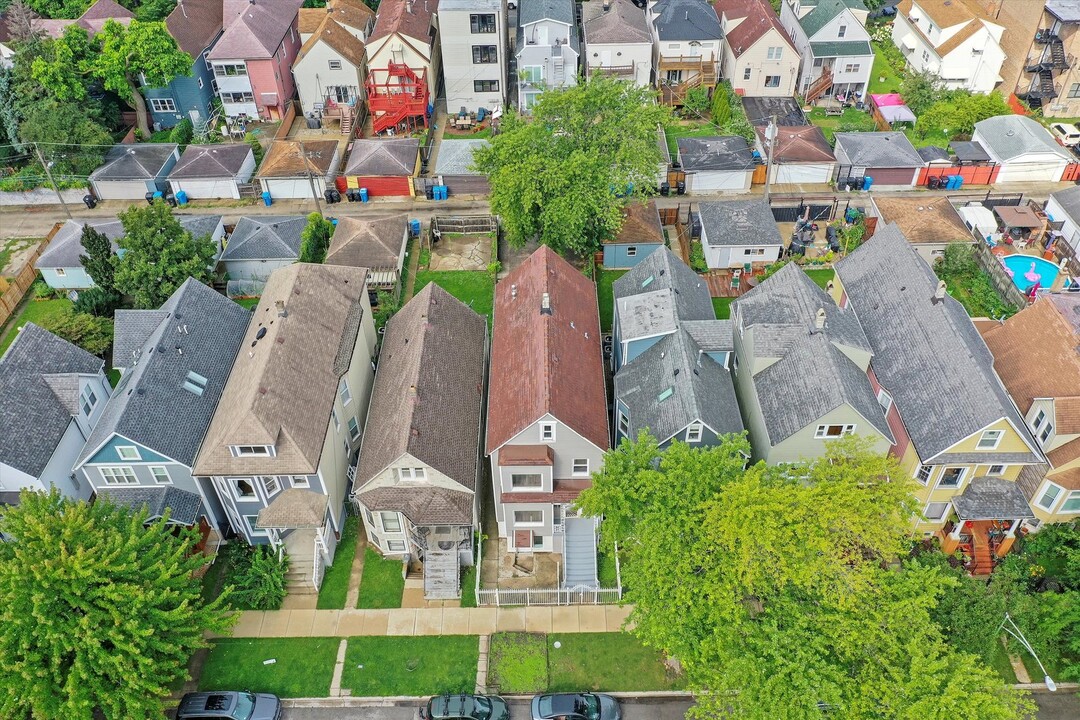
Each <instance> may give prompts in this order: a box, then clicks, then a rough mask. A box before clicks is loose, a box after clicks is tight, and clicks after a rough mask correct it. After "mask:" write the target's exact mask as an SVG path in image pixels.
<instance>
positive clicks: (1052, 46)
mask: <svg viewBox="0 0 1080 720" xmlns="http://www.w3.org/2000/svg"><path fill="white" fill-rule="evenodd" d="M1075 64H1076V58H1075V56H1073V55H1066V54H1065V46H1064V45H1063V44H1062V42H1061V41H1060V40H1056V41H1053V42H1049V43H1044V44H1043V49H1042V52H1040V53H1034V54H1032V55H1029V56H1028V58H1027V60H1025V61H1024V72H1029V73H1033V72H1040V71H1042V70H1050V71H1054V70H1068V69H1070V68H1071V67H1073V66H1074V65H1075Z"/></svg>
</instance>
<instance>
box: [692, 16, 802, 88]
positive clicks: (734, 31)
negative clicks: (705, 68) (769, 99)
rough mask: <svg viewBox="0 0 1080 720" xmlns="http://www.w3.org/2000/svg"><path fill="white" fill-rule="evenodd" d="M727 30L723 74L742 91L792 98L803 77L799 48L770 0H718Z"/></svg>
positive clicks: (721, 18) (723, 23) (722, 21)
mask: <svg viewBox="0 0 1080 720" xmlns="http://www.w3.org/2000/svg"><path fill="white" fill-rule="evenodd" d="M712 6H713V9H714V10H716V15H717V17H719V18H720V27H721V29H722V30H723V32H724V51H723V56H722V59H721V61H720V70H721V73H722V75H723V76H724V77H725V78H727V79H728V80H729V81H730V82H731V86H732V87H733V88H734V89H735V92H736V93H738V94H739V95H752V96H756V97H761V96H775V97H785V98H790V97H791V96H792V95H794V94H795V87H796V84H797V82H798V79H799V61H800V57H799V51H798V50H796V49H795V45H794V44H793V43H792V42H791V38H789V37H788V36H787V33H786V32H785V31H784V26H783V25H781V24H780V18H779V17H777V15H776V12H775V11H774V10H773V8H772V5H770V4H769V3H768V1H767V0H714V2H713V4H712Z"/></svg>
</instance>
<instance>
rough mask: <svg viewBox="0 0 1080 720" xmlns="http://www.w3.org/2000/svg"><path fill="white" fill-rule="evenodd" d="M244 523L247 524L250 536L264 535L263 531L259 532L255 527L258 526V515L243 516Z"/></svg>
mask: <svg viewBox="0 0 1080 720" xmlns="http://www.w3.org/2000/svg"><path fill="white" fill-rule="evenodd" d="M244 522H245V523H247V526H248V531H250V532H251V534H252V535H263V534H265V533H266V531H265V530H259V529H258V527H257V526H258V524H259V516H258V515H245V516H244Z"/></svg>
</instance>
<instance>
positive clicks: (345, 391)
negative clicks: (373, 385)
mask: <svg viewBox="0 0 1080 720" xmlns="http://www.w3.org/2000/svg"><path fill="white" fill-rule="evenodd" d="M337 391H338V397H340V398H341V404H342V405H343V406H344V405H348V404H349V403H351V402H352V393H351V392H350V391H349V381H348V380H346V379H345V378H341V382H339V383H338V386H337Z"/></svg>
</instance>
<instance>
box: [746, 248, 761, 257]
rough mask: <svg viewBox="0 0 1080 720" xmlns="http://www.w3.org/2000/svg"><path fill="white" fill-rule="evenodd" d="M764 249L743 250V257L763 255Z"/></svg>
mask: <svg viewBox="0 0 1080 720" xmlns="http://www.w3.org/2000/svg"><path fill="white" fill-rule="evenodd" d="M764 254H765V248H746V249H745V250H743V255H751V256H753V255H764Z"/></svg>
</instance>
